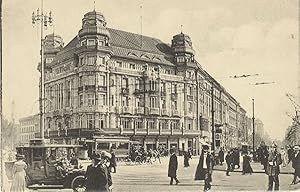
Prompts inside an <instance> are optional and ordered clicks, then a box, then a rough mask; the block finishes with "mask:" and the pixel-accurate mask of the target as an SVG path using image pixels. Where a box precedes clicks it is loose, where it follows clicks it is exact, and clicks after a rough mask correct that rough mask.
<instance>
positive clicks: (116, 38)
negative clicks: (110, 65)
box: [56, 28, 172, 65]
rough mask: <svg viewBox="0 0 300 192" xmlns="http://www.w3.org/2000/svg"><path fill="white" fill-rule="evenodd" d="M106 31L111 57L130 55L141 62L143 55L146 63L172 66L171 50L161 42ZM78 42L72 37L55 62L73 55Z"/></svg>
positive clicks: (127, 33)
mask: <svg viewBox="0 0 300 192" xmlns="http://www.w3.org/2000/svg"><path fill="white" fill-rule="evenodd" d="M108 30H109V32H110V41H109V43H110V45H111V47H112V50H113V56H120V57H130V55H136V57H138V58H139V59H142V60H143V57H142V56H143V55H144V56H145V57H144V58H149V60H148V61H155V62H160V63H165V64H169V65H172V62H171V59H172V49H171V47H170V46H169V45H167V44H166V43H164V42H162V41H161V40H159V39H156V38H152V37H148V36H141V35H139V34H135V33H130V32H126V31H121V30H116V29H111V28H108ZM78 40H79V38H78V37H77V36H76V37H74V38H73V39H72V40H71V41H70V42H69V43H68V44H67V45H66V46H65V47H64V48H63V49H62V50H61V51H60V52H59V53H58V55H57V57H56V60H57V59H58V60H59V59H62V58H63V57H66V54H73V52H74V50H75V48H76V45H77V44H78ZM141 41H142V43H141ZM131 58H132V57H131ZM154 58H155V60H154ZM146 60H147V59H146Z"/></svg>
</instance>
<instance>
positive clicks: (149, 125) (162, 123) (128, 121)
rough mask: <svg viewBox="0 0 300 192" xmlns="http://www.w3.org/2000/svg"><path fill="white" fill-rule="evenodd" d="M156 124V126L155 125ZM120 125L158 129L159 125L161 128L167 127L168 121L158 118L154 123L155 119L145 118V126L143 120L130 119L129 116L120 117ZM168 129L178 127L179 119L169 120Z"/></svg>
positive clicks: (130, 127) (125, 127) (126, 127)
mask: <svg viewBox="0 0 300 192" xmlns="http://www.w3.org/2000/svg"><path fill="white" fill-rule="evenodd" d="M157 126H158V127H157ZM121 127H122V128H123V129H133V128H137V129H146V128H149V129H158V128H159V127H161V128H162V129H169V127H168V121H166V120H160V121H159V122H158V124H157V123H156V121H155V119H147V120H146V127H145V122H143V119H140V118H139V119H135V120H132V119H130V118H122V119H121ZM170 129H180V122H179V120H171V121H170Z"/></svg>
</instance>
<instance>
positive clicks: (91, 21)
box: [78, 11, 110, 38]
mask: <svg viewBox="0 0 300 192" xmlns="http://www.w3.org/2000/svg"><path fill="white" fill-rule="evenodd" d="M78 35H79V37H80V38H81V37H83V36H85V35H102V36H105V37H107V38H110V34H109V31H108V30H107V28H106V21H105V17H104V15H103V14H102V13H100V12H96V11H91V12H88V13H86V14H85V15H84V17H83V19H82V28H81V29H80V31H79V33H78Z"/></svg>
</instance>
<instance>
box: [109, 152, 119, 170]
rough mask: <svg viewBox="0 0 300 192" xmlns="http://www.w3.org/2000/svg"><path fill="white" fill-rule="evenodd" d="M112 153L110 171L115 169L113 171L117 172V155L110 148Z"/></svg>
mask: <svg viewBox="0 0 300 192" xmlns="http://www.w3.org/2000/svg"><path fill="white" fill-rule="evenodd" d="M110 154H111V159H110V164H109V170H110V172H112V169H114V172H112V173H116V172H117V169H116V167H117V161H116V155H115V152H114V150H113V149H111V150H110Z"/></svg>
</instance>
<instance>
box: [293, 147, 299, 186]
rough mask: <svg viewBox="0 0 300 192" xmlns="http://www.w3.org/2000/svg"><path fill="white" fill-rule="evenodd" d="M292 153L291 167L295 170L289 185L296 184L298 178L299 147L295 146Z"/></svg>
mask: <svg viewBox="0 0 300 192" xmlns="http://www.w3.org/2000/svg"><path fill="white" fill-rule="evenodd" d="M294 151H295V153H294V156H293V160H292V167H293V168H294V169H295V172H294V179H293V182H292V183H291V184H296V180H297V177H299V178H300V146H299V145H295V146H294Z"/></svg>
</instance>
